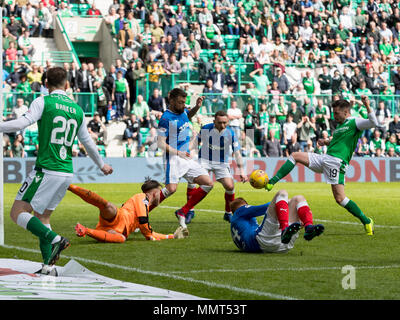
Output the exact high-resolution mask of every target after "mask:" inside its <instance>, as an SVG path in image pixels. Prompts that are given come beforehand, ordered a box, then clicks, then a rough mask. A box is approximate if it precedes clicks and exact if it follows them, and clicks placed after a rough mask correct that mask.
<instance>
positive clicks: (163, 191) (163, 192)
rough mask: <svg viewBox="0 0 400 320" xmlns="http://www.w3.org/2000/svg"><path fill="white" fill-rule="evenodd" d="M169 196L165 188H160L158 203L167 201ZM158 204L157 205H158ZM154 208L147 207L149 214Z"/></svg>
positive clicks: (151, 206)
mask: <svg viewBox="0 0 400 320" xmlns="http://www.w3.org/2000/svg"><path fill="white" fill-rule="evenodd" d="M170 195H171V194H170V193H169V191H168V189H167V188H162V189H161V190H160V203H161V202H163V201H164V200H165V199H167V198H168V197H169V196H170ZM160 203H159V204H160ZM154 208H155V206H153V205H150V206H149V212H150V211H151V210H153V209H154Z"/></svg>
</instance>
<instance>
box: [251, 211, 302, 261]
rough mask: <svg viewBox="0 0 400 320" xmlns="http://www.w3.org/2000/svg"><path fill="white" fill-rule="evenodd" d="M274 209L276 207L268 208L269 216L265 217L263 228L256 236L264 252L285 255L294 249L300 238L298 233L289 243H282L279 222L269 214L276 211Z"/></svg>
mask: <svg viewBox="0 0 400 320" xmlns="http://www.w3.org/2000/svg"><path fill="white" fill-rule="evenodd" d="M273 207H275V206H271V205H270V206H268V209H267V215H266V216H265V217H264V220H263V222H262V224H261V225H262V228H261V230H260V232H259V233H258V234H257V235H256V240H257V242H258V244H259V245H260V248H261V250H262V251H263V252H269V253H278V252H281V253H284V252H287V251H289V250H290V249H292V248H293V247H294V242H295V241H296V239H297V238H298V237H299V233H298V232H297V233H296V234H295V235H293V237H292V239H290V242H289V243H287V244H285V243H282V242H281V229H280V228H279V222H278V220H277V219H276V218H273V217H272V216H271V215H270V214H269V213H268V212H269V211H270V210H274V209H273Z"/></svg>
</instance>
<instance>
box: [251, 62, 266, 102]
mask: <svg viewBox="0 0 400 320" xmlns="http://www.w3.org/2000/svg"><path fill="white" fill-rule="evenodd" d="M249 76H250V77H251V78H253V80H254V84H255V86H256V89H257V91H258V92H259V94H260V95H261V96H264V95H265V94H266V93H267V90H268V89H269V85H270V81H269V79H268V77H267V76H266V75H265V74H264V72H263V69H262V68H259V69H256V70H254V71H252V72H250V74H249Z"/></svg>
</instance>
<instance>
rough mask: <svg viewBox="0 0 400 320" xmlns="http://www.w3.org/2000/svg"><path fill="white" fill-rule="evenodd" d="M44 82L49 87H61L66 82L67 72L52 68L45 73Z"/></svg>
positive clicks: (62, 69)
mask: <svg viewBox="0 0 400 320" xmlns="http://www.w3.org/2000/svg"><path fill="white" fill-rule="evenodd" d="M46 80H47V84H48V86H49V87H52V88H60V87H63V86H64V85H65V83H66V82H67V71H66V70H65V69H64V68H61V67H52V68H50V69H49V70H47V72H46Z"/></svg>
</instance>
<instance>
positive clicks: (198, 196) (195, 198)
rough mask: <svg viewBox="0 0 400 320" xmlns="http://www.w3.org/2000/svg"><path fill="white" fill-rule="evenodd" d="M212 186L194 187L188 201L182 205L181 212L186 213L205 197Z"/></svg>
mask: <svg viewBox="0 0 400 320" xmlns="http://www.w3.org/2000/svg"><path fill="white" fill-rule="evenodd" d="M212 188H213V187H210V186H200V187H199V188H197V189H195V191H194V192H193V194H192V196H191V197H190V199H189V200H188V202H187V203H186V204H185V205H184V206H183V207H182V209H181V210H182V212H183V213H184V214H185V215H186V214H187V213H188V212H189V210H190V209H192V208H194V206H195V205H196V204H198V203H199V202H200V201H201V200H203V199H204V198H205V196H206V195H207V194H208V193H209V192H210V191H211V189H212Z"/></svg>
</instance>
